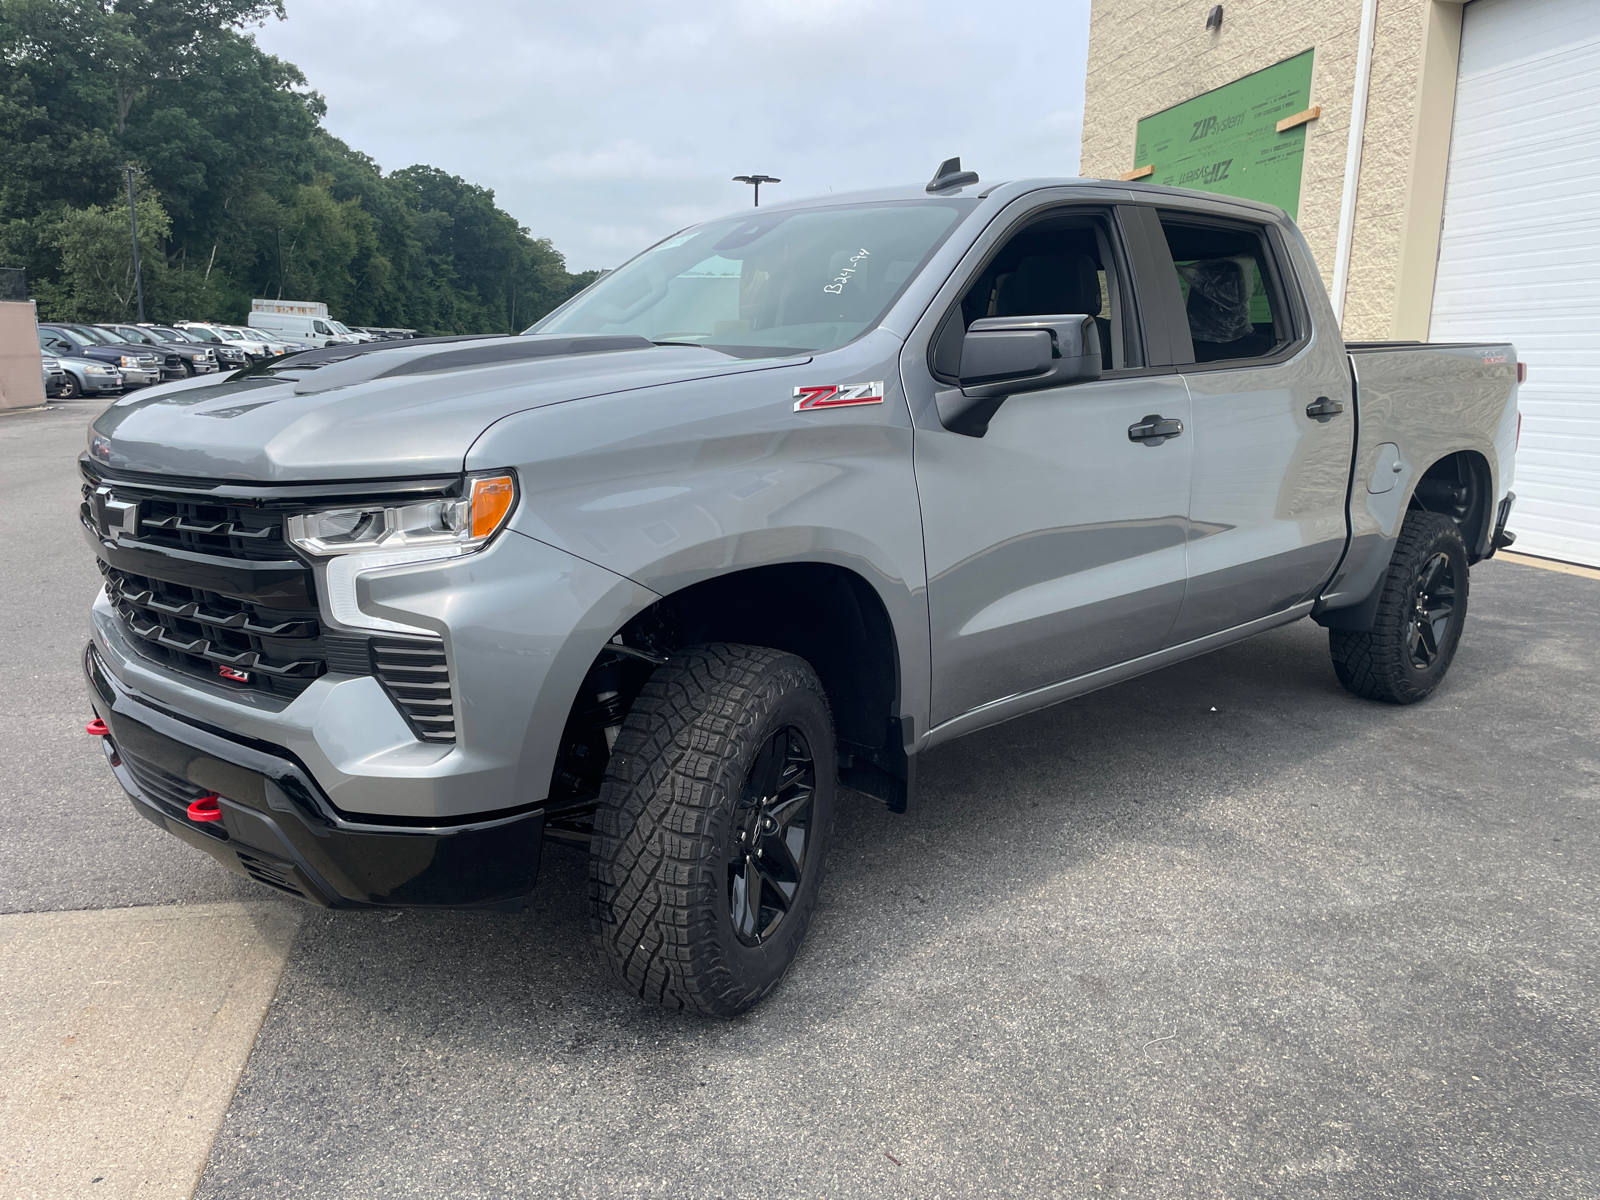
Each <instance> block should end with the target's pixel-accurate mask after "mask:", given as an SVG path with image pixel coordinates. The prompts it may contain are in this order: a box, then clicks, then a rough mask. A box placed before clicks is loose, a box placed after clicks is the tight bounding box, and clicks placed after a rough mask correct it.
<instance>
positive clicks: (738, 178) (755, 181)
mask: <svg viewBox="0 0 1600 1200" xmlns="http://www.w3.org/2000/svg"><path fill="white" fill-rule="evenodd" d="M733 181H734V182H735V183H748V184H751V185H752V186H753V187H754V188H755V189H756V207H757V208H760V207H761V185H762V184H763V183H782V182H783V180H781V179H778V178H776V177H775V176H772V175H735V176H734V177H733Z"/></svg>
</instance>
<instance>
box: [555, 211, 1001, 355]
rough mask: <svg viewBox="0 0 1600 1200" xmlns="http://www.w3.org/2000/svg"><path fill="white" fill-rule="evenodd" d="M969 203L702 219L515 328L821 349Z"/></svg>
mask: <svg viewBox="0 0 1600 1200" xmlns="http://www.w3.org/2000/svg"><path fill="white" fill-rule="evenodd" d="M974 203H975V201H971V200H959V199H955V200H937V201H913V202H910V203H904V204H868V205H852V206H841V207H839V208H823V209H802V210H799V211H783V210H779V211H776V212H772V213H754V214H752V215H751V216H749V217H738V218H734V219H731V220H726V221H714V222H712V223H710V224H708V225H701V226H698V227H696V228H694V229H690V230H687V231H686V232H684V233H680V234H678V235H677V236H676V237H673V238H669V239H667V240H666V241H664V242H662V243H660V244H659V245H657V246H655V247H653V248H651V249H649V250H647V251H645V252H644V253H643V254H641V255H639V257H637V258H635V259H634V260H633V261H631V262H629V263H627V264H626V265H624V266H622V267H619V268H618V269H617V270H615V271H613V272H611V273H610V274H609V275H605V276H603V277H602V278H601V279H600V280H599V281H598V282H596V283H595V284H594V285H593V286H592V287H590V288H589V289H588V290H587V291H585V292H583V293H582V294H581V295H580V296H578V297H577V298H576V299H575V300H573V301H572V302H571V303H570V304H568V305H567V306H566V307H565V308H562V309H561V310H559V311H558V312H555V313H553V314H551V315H550V316H549V317H547V318H545V319H544V320H543V321H541V322H539V323H538V324H537V325H534V326H533V327H532V328H531V329H529V330H527V332H528V333H611V334H636V335H639V336H641V337H644V338H647V339H649V340H650V341H652V342H658V343H660V342H666V343H672V342H677V343H689V344H691V345H699V346H707V347H710V348H711V349H714V350H721V351H723V352H725V353H730V354H737V355H741V356H749V357H759V356H762V355H768V354H785V353H808V352H811V351H816V350H830V349H832V348H834V347H835V346H842V345H844V344H845V343H846V342H849V341H853V340H854V339H856V338H858V337H860V336H861V335H862V334H864V333H866V332H867V331H868V330H870V329H872V328H873V327H874V326H876V325H877V323H878V322H879V321H880V320H881V319H882V317H883V314H884V313H885V312H887V311H888V309H889V306H890V305H891V304H893V303H894V301H895V299H896V298H897V297H898V296H899V295H900V293H901V291H903V290H904V288H905V286H906V284H907V283H908V282H909V281H910V280H911V279H912V278H913V277H914V276H915V275H916V273H917V271H918V270H920V269H921V267H922V264H923V263H925V262H926V261H927V260H928V257H929V256H930V255H931V254H932V253H933V252H934V251H935V250H936V249H937V248H938V247H939V245H940V243H942V242H943V241H944V239H945V238H946V237H948V236H949V234H950V231H951V230H952V229H954V228H955V226H956V224H957V223H958V222H959V221H960V219H961V218H962V217H963V216H964V215H965V214H966V213H967V212H969V211H970V210H971V208H972V205H973V204H974Z"/></svg>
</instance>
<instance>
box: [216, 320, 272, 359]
mask: <svg viewBox="0 0 1600 1200" xmlns="http://www.w3.org/2000/svg"><path fill="white" fill-rule="evenodd" d="M217 328H218V329H219V330H220V331H221V332H222V334H223V335H224V336H226V337H232V338H235V339H237V340H238V341H239V342H241V343H246V344H248V343H255V344H257V345H260V346H261V347H262V348H263V349H264V350H265V351H266V356H267V357H268V358H277V357H278V356H279V355H280V354H287V353H289V343H288V342H286V341H284V340H283V339H282V338H278V337H268V336H266V335H265V334H263V332H262V331H261V330H259V329H246V328H244V327H243V326H240V325H219V326H218V327H217Z"/></svg>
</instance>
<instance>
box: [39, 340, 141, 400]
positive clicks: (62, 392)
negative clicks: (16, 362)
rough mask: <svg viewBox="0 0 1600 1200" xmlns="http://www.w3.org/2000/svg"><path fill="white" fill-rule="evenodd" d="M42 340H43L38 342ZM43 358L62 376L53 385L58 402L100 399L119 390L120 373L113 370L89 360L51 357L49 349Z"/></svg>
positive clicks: (108, 366) (64, 355)
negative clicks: (96, 397) (54, 385)
mask: <svg viewBox="0 0 1600 1200" xmlns="http://www.w3.org/2000/svg"><path fill="white" fill-rule="evenodd" d="M42 341H43V339H41V343H42ZM41 348H43V347H42V346H41ZM43 356H44V359H45V362H46V364H47V365H48V364H54V366H55V367H56V368H57V369H58V370H59V371H60V372H61V373H62V376H63V378H62V379H61V380H60V381H59V382H58V383H57V384H56V391H55V392H54V395H55V396H56V397H57V398H59V399H62V400H76V399H78V398H79V397H82V396H99V395H107V394H111V393H115V392H120V391H122V372H121V371H120V370H118V369H117V368H116V367H113V366H110V365H108V364H106V363H103V362H98V361H96V360H95V359H92V358H81V357H78V356H76V355H70V354H59V355H58V354H53V353H51V352H50V351H49V350H48V349H44V354H43ZM47 394H49V393H47Z"/></svg>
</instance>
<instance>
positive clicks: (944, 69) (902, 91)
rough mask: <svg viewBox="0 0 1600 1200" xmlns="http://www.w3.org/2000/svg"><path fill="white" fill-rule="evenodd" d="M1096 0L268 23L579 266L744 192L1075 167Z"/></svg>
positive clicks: (803, 4) (282, 49)
mask: <svg viewBox="0 0 1600 1200" xmlns="http://www.w3.org/2000/svg"><path fill="white" fill-rule="evenodd" d="M1088 9H1089V5H1088V0H1053V2H1052V3H1045V2H1043V0H989V2H988V3H984V4H976V5H975V4H971V3H956V2H954V0H921V2H913V0H704V2H702V3H694V4H689V3H681V2H666V3H663V2H660V0H657V2H655V3H644V2H642V0H607V2H605V3H596V2H593V0H591V2H589V3H564V4H549V3H531V4H530V3H526V2H525V0H452V2H451V3H449V4H443V3H441V2H440V0H383V2H382V3H379V2H378V0H318V2H315V3H313V2H312V0H288V12H289V18H288V20H287V21H284V22H281V23H277V24H272V25H268V26H267V27H266V28H264V29H262V30H260V31H259V33H258V34H257V39H258V41H260V43H261V44H262V46H263V47H264V48H265V49H267V50H268V51H270V52H271V53H273V54H277V55H279V56H281V57H283V58H286V59H288V60H289V61H291V62H294V63H296V64H298V65H299V66H300V67H301V69H302V70H304V71H305V73H306V75H307V77H308V79H309V80H310V82H311V85H312V87H314V88H316V89H317V90H318V91H320V92H321V93H322V94H323V95H324V96H325V97H326V98H327V100H328V119H327V124H328V127H329V128H330V129H331V130H332V131H333V132H334V133H335V134H337V135H338V136H339V137H342V138H344V139H345V140H346V141H347V142H349V143H350V144H351V145H352V146H354V147H355V148H356V149H358V150H361V151H364V152H365V153H367V154H370V155H372V156H373V157H374V158H376V159H377V160H378V161H379V162H380V163H381V164H382V165H383V166H384V168H385V169H386V170H391V169H394V168H397V167H404V166H408V165H410V164H412V163H416V162H425V163H430V164H432V165H433V166H436V167H440V168H442V169H444V170H446V171H449V172H451V173H452V174H456V175H460V176H462V177H464V178H466V179H468V180H470V181H472V182H474V183H477V184H481V185H482V186H485V187H490V188H493V189H494V191H495V194H496V197H497V199H498V201H499V204H500V206H501V207H502V208H504V209H506V210H507V211H508V212H510V213H511V214H512V215H513V216H514V217H516V218H517V220H519V221H520V222H522V223H523V224H524V225H526V226H528V227H529V229H531V230H532V231H533V233H534V234H535V236H539V237H548V238H550V239H551V241H553V242H554V243H555V245H556V247H557V249H559V250H561V251H562V252H563V253H564V254H565V255H566V256H567V261H568V263H569V265H570V266H571V267H572V269H574V270H581V269H585V268H589V267H611V266H615V265H616V264H617V263H619V262H621V261H622V260H623V259H625V258H627V257H628V256H629V255H631V254H633V253H635V252H636V251H638V250H639V249H641V248H642V247H643V246H645V245H646V244H648V243H650V242H652V241H654V240H656V239H657V238H660V237H662V236H664V235H666V234H668V233H670V232H672V231H673V230H675V229H678V228H681V227H682V226H683V225H685V224H689V223H692V222H694V221H697V220H703V219H706V218H708V217H712V216H716V215H719V214H721V213H724V212H728V211H731V210H734V209H738V208H741V207H743V206H745V205H746V204H748V202H749V198H748V189H747V188H745V187H744V186H743V185H740V184H735V183H732V182H731V177H732V176H733V175H739V174H746V173H750V172H764V173H766V174H769V175H777V176H779V177H780V178H781V179H782V180H783V183H782V184H779V185H776V186H775V187H773V188H771V189H770V190H766V191H765V194H767V195H772V196H774V197H777V196H782V197H784V198H786V199H788V198H797V197H801V196H806V195H815V194H823V193H826V192H828V191H830V190H831V191H836V192H837V191H847V190H853V189H857V188H868V187H881V186H884V185H886V184H893V183H904V182H920V181H922V180H924V179H926V178H928V177H929V176H930V175H931V174H932V171H933V168H934V167H935V166H936V165H937V164H938V162H939V161H940V160H941V159H943V158H945V157H948V156H949V155H952V154H959V155H961V156H962V161H963V165H965V166H967V167H969V168H972V169H975V170H977V171H978V172H979V173H980V174H981V175H982V176H983V178H984V179H985V180H1000V179H1010V178H1018V177H1024V176H1035V175H1046V176H1070V175H1073V174H1075V173H1076V171H1077V168H1078V143H1079V131H1080V129H1081V126H1082V111H1083V76H1084V63H1085V59H1086V55H1087V44H1088Z"/></svg>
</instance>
